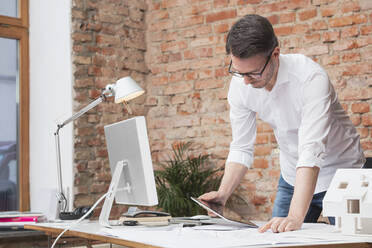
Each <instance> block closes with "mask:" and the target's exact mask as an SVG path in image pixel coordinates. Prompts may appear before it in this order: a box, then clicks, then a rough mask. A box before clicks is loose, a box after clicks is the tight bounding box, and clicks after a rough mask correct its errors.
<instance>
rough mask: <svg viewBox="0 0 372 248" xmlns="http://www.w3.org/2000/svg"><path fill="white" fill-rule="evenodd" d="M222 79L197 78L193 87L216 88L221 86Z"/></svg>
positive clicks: (198, 88)
mask: <svg viewBox="0 0 372 248" xmlns="http://www.w3.org/2000/svg"><path fill="white" fill-rule="evenodd" d="M223 85H224V84H223V81H221V80H217V79H207V80H198V81H197V82H195V89H196V90H201V89H216V88H222V87H223Z"/></svg>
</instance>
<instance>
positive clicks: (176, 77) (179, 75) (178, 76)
mask: <svg viewBox="0 0 372 248" xmlns="http://www.w3.org/2000/svg"><path fill="white" fill-rule="evenodd" d="M183 80H184V73H183V72H182V71H180V72H174V73H171V74H170V76H169V82H170V83H175V82H180V81H183Z"/></svg>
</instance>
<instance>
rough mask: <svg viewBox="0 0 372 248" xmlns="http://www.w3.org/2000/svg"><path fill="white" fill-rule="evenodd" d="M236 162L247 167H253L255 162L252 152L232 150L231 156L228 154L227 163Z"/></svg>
mask: <svg viewBox="0 0 372 248" xmlns="http://www.w3.org/2000/svg"><path fill="white" fill-rule="evenodd" d="M229 162H234V163H239V164H242V165H244V166H246V167H247V168H251V165H252V162H253V156H252V154H249V153H246V152H242V151H230V152H229V156H227V160H226V163H229Z"/></svg>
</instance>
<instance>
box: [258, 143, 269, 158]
mask: <svg viewBox="0 0 372 248" xmlns="http://www.w3.org/2000/svg"><path fill="white" fill-rule="evenodd" d="M270 154H271V147H270V146H262V145H259V146H255V149H254V155H255V156H265V155H270Z"/></svg>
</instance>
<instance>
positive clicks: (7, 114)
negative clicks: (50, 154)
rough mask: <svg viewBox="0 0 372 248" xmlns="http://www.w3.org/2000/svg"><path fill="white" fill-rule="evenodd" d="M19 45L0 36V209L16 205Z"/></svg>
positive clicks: (5, 209) (10, 208) (17, 194)
mask: <svg viewBox="0 0 372 248" xmlns="http://www.w3.org/2000/svg"><path fill="white" fill-rule="evenodd" d="M1 1H3V0H1ZM18 45H19V44H18V40H15V39H7V38H2V37H0V54H1V56H0V211H10V210H18V209H19V206H18V201H19V181H18V178H19V177H18V174H19V169H18V168H19V165H18V131H17V130H18V127H19V123H18V119H19V113H18V106H19V94H18V92H19V89H18V85H19V83H18V80H19V71H18V68H19V65H18V61H19V59H18Z"/></svg>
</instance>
